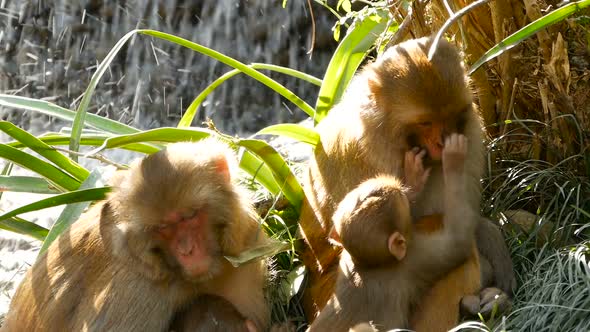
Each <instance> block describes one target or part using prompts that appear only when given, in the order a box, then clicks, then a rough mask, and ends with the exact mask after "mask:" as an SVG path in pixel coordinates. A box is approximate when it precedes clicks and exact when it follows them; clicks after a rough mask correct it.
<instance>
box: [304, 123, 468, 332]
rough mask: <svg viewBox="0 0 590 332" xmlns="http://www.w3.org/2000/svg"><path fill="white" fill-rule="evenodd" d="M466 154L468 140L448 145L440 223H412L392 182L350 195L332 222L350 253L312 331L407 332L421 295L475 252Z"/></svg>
mask: <svg viewBox="0 0 590 332" xmlns="http://www.w3.org/2000/svg"><path fill="white" fill-rule="evenodd" d="M466 152H467V140H466V138H465V137H464V136H463V135H458V134H453V135H451V136H449V137H447V138H446V141H445V143H444V148H443V151H442V155H441V157H442V164H443V176H444V179H445V183H446V185H445V189H444V197H442V198H441V199H443V201H444V207H445V211H444V212H445V214H444V217H443V220H442V224H441V220H440V219H441V218H440V217H425V218H423V219H421V220H419V221H418V222H417V223H416V224H414V223H413V221H412V216H411V214H410V203H409V200H408V198H407V197H406V193H405V189H404V188H403V187H402V184H401V182H400V181H399V180H398V179H396V178H394V177H392V176H388V175H385V176H379V177H376V178H372V179H369V180H366V181H364V182H363V183H362V184H361V185H359V186H358V187H357V188H356V189H354V190H353V191H351V192H350V193H349V194H348V195H346V196H345V198H344V199H343V200H342V202H341V203H340V204H339V206H338V209H337V210H336V212H335V214H334V218H333V222H334V232H335V237H336V240H337V241H338V242H340V243H341V244H342V246H343V248H344V250H343V252H342V255H341V257H340V263H339V269H338V272H337V279H336V288H335V292H334V294H333V295H332V297H331V298H330V300H329V301H328V304H327V305H326V306H325V307H324V309H323V310H322V311H321V312H320V314H319V316H318V317H317V318H316V319H315V321H314V322H313V324H312V325H311V327H310V331H336V332H337V331H348V330H349V329H350V328H353V327H355V326H356V325H358V324H359V323H363V322H371V323H372V324H373V325H374V326H376V327H379V329H383V330H390V329H394V328H409V321H410V315H411V311H412V309H413V308H414V307H415V306H416V305H417V304H418V303H419V301H420V299H421V298H422V296H423V294H424V293H425V292H426V291H427V290H428V289H429V288H430V287H431V286H432V285H433V284H434V282H435V281H436V280H437V279H439V278H440V277H441V276H443V275H445V274H447V273H448V272H449V271H451V269H453V268H455V267H457V266H459V265H460V264H462V263H464V262H465V261H466V260H467V259H468V258H469V257H470V256H471V255H472V252H473V251H472V250H473V246H474V239H475V228H476V225H477V218H475V216H476V212H475V211H474V210H473V209H471V207H470V206H469V205H467V204H463V202H464V201H465V200H467V197H466V196H467V191H466V176H465V175H466V174H465V168H464V162H465V157H466V155H465V154H466Z"/></svg>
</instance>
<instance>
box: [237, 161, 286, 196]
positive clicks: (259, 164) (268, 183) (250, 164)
mask: <svg viewBox="0 0 590 332" xmlns="http://www.w3.org/2000/svg"><path fill="white" fill-rule="evenodd" d="M240 168H241V169H242V170H244V171H245V172H246V173H248V174H250V176H252V180H254V181H257V182H258V183H260V184H261V185H262V186H264V188H266V190H268V191H269V192H270V193H271V194H273V195H275V196H276V195H279V194H280V193H281V188H280V186H279V184H278V183H277V181H276V180H275V178H274V176H273V175H272V171H271V170H270V168H269V167H268V166H267V165H266V164H265V163H264V161H262V160H261V159H260V158H258V157H257V156H256V155H254V154H253V153H252V152H250V151H248V150H246V149H243V150H242V153H241V157H240Z"/></svg>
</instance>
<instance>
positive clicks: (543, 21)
mask: <svg viewBox="0 0 590 332" xmlns="http://www.w3.org/2000/svg"><path fill="white" fill-rule="evenodd" d="M588 6H590V0H582V1H576V2H572V3H569V4H567V5H565V6H563V7H561V8H559V9H556V10H554V11H552V12H551V13H549V14H547V15H545V16H543V17H541V18H539V19H537V20H535V21H533V22H531V23H529V24H527V25H526V26H524V27H523V28H522V29H520V30H518V31H516V32H515V33H513V34H511V35H510V36H508V37H506V38H504V39H503V40H502V41H501V42H499V43H498V44H497V45H496V46H494V47H492V48H491V49H489V50H488V51H487V52H486V53H485V54H484V55H483V56H482V57H481V58H479V59H478V60H477V61H476V62H475V63H474V64H473V66H471V68H470V69H469V75H471V74H473V72H475V71H476V70H477V69H478V68H479V67H481V65H483V64H484V63H486V62H488V61H490V60H492V59H494V58H495V57H497V56H499V55H500V54H502V53H504V52H505V51H507V50H509V49H511V48H512V47H514V46H516V45H517V44H518V43H520V42H521V41H523V40H525V39H527V38H529V37H530V36H532V35H534V34H536V33H537V32H539V31H540V30H542V29H545V28H547V27H548V26H550V25H552V24H555V23H557V22H560V21H562V20H563V19H565V18H566V17H568V16H570V15H572V14H574V13H576V12H578V11H580V10H582V9H583V8H586V7H588Z"/></svg>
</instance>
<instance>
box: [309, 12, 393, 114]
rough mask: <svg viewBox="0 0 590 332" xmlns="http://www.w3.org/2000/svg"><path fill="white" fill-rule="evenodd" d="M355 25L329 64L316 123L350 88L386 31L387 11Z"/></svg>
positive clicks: (317, 102)
mask: <svg viewBox="0 0 590 332" xmlns="http://www.w3.org/2000/svg"><path fill="white" fill-rule="evenodd" d="M378 13H379V15H371V16H367V17H365V18H363V19H362V20H361V21H360V22H358V21H357V22H356V23H355V24H354V26H352V27H351V28H350V29H349V31H348V33H347V34H346V37H344V39H343V40H342V42H341V43H340V45H338V48H337V49H336V52H334V55H333V56H332V60H330V64H329V65H328V69H327V70H326V74H325V75H324V79H323V80H322V82H323V84H322V87H321V88H320V93H319V96H318V99H317V101H316V117H315V118H314V120H315V122H316V123H318V122H320V121H321V120H322V119H323V118H324V117H325V116H326V115H327V114H328V112H329V111H330V109H331V108H332V107H333V106H334V104H336V103H337V102H338V101H339V100H340V98H342V94H343V93H344V91H345V90H346V88H347V87H348V84H349V83H350V80H351V79H352V77H353V76H354V74H355V73H356V70H357V68H358V67H359V65H360V64H361V62H362V61H363V60H364V59H365V57H366V55H367V52H368V51H369V50H370V49H371V47H372V46H373V44H374V43H375V41H376V40H377V39H378V38H379V35H380V34H381V33H382V32H383V31H385V29H386V28H387V11H386V10H385V9H383V10H380V11H378Z"/></svg>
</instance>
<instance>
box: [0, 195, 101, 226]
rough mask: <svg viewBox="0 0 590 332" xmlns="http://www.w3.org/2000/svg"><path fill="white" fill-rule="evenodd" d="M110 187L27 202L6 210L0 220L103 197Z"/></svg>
mask: <svg viewBox="0 0 590 332" xmlns="http://www.w3.org/2000/svg"><path fill="white" fill-rule="evenodd" d="M110 189H111V188H109V187H101V188H93V189H84V190H74V191H70V192H67V193H64V194H59V195H55V196H52V197H49V198H45V199H42V200H39V201H37V202H34V203H31V204H27V205H25V206H21V207H19V208H16V209H14V210H12V211H9V212H6V213H4V214H3V215H0V220H2V221H4V219H8V218H12V217H15V216H17V215H19V214H23V213H27V212H32V211H38V210H42V209H46V208H49V207H53V206H58V205H63V204H72V203H78V202H86V201H97V200H100V199H104V198H105V197H106V194H107V193H108V192H109V191H110Z"/></svg>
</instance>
